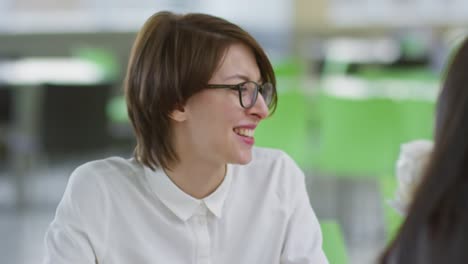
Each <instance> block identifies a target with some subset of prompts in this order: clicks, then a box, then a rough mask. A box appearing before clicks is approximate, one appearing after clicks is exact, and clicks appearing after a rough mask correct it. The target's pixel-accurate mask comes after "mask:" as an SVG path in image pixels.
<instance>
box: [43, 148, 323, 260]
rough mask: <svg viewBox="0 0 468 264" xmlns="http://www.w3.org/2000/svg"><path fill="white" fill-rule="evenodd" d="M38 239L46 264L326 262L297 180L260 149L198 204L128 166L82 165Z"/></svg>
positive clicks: (282, 161) (159, 175)
mask: <svg viewBox="0 0 468 264" xmlns="http://www.w3.org/2000/svg"><path fill="white" fill-rule="evenodd" d="M187 177H190V175H187ZM45 242H46V258H45V261H44V263H46V264H49V263H50V264H51V263H54V264H55V263H67V264H68V263H80V264H82V263H84V264H88V263H89V264H90V263H100V264H107V263H109V264H120V263H122V264H123V263H138V264H140V263H141V264H145V263H170V264H187V263H193V264H230V263H232V264H234V263H235V264H239V263H246V264H250V263H252V264H253V263H255V264H262V263H264V264H274V263H282V264H286V263H297V264H299V263H300V264H306V263H307V264H325V263H328V262H327V260H326V258H325V255H324V253H323V251H322V235H321V231H320V226H319V224H318V221H317V218H316V216H315V214H314V212H313V210H312V208H311V206H310V203H309V200H308V196H307V192H306V189H305V183H304V175H303V173H302V172H301V170H300V169H299V168H298V167H297V165H296V164H295V163H294V162H293V161H292V160H291V159H290V158H289V157H288V156H287V155H286V154H284V153H283V152H281V151H277V150H271V149H263V148H254V151H253V160H252V162H250V163H249V164H248V165H231V164H229V165H228V166H227V173H226V176H225V178H224V180H223V182H222V183H221V185H220V186H219V187H218V188H217V189H216V191H215V192H213V193H212V194H211V195H209V196H208V197H206V198H204V199H201V200H200V199H195V198H193V197H191V196H190V195H188V194H186V193H184V192H183V191H182V190H180V189H179V188H178V187H177V186H176V185H175V184H174V183H173V182H172V181H171V180H170V179H169V177H168V176H167V175H166V174H165V173H164V171H163V170H161V169H157V170H156V171H152V170H150V169H149V168H147V167H145V166H142V165H140V164H139V163H137V162H136V161H135V160H134V159H129V160H126V159H122V158H115V157H114V158H108V159H104V160H99V161H94V162H90V163H87V164H85V165H82V166H81V167H79V168H77V169H76V170H75V171H74V172H73V174H72V176H71V177H70V180H69V183H68V186H67V189H66V191H65V193H64V196H63V198H62V201H61V202H60V204H59V206H58V208H57V213H56V216H55V219H54V221H53V222H52V223H51V224H50V227H49V229H48V231H47V234H46V239H45Z"/></svg>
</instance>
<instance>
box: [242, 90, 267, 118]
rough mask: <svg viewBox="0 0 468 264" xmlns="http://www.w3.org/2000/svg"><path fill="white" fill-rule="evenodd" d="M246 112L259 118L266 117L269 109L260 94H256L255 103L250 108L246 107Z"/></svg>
mask: <svg viewBox="0 0 468 264" xmlns="http://www.w3.org/2000/svg"><path fill="white" fill-rule="evenodd" d="M247 112H248V114H249V115H253V116H256V117H257V118H258V119H259V120H262V119H264V118H266V117H268V114H269V109H268V106H267V105H266V103H265V100H264V99H263V96H262V95H261V94H259V95H258V97H257V101H256V102H255V104H254V105H253V106H252V107H251V108H249V109H247Z"/></svg>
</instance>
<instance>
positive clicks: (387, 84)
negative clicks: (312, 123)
mask: <svg viewBox="0 0 468 264" xmlns="http://www.w3.org/2000/svg"><path fill="white" fill-rule="evenodd" d="M424 76H426V77H424ZM332 78H333V77H332ZM335 78H336V77H335ZM340 78H342V79H340V80H341V82H326V81H325V82H323V89H322V90H323V91H322V93H321V96H320V97H319V110H320V111H319V115H320V119H319V120H320V133H319V137H320V145H319V149H318V153H319V162H318V165H317V167H318V169H319V170H321V171H324V172H327V173H332V174H335V175H340V176H345V177H362V176H370V177H381V176H382V175H388V174H393V173H394V168H395V162H396V159H397V156H398V152H399V147H400V145H401V144H402V143H404V142H407V141H410V140H414V139H420V138H426V139H429V138H431V137H432V130H433V119H434V118H433V116H434V102H435V95H436V90H437V86H438V79H437V78H436V77H434V76H432V75H430V74H429V73H428V72H427V71H424V70H413V71H408V72H405V71H388V72H384V71H379V70H375V71H371V70H369V71H364V72H363V73H360V74H359V75H356V76H354V77H340ZM343 80H344V81H343ZM346 82H349V84H348V83H346ZM337 83H338V85H339V86H340V87H331V88H330V87H327V85H329V86H333V84H335V85H336V84H337ZM341 86H342V87H341ZM340 89H341V90H340ZM353 89H354V90H353ZM353 92H354V94H353Z"/></svg>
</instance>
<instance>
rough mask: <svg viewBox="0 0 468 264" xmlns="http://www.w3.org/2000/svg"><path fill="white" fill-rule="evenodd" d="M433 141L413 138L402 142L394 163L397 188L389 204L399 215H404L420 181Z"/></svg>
mask: <svg viewBox="0 0 468 264" xmlns="http://www.w3.org/2000/svg"><path fill="white" fill-rule="evenodd" d="M433 145H434V144H433V142H432V141H429V140H414V141H410V142H408V143H405V144H402V145H401V148H400V155H399V157H398V161H397V164H396V177H397V179H398V189H397V190H396V192H395V198H394V200H391V201H390V202H389V203H390V205H391V206H392V207H393V208H394V209H396V210H397V211H398V212H399V213H400V214H401V215H406V212H407V209H408V206H409V205H410V203H411V200H412V199H413V195H414V192H415V190H416V187H417V186H418V184H419V182H420V181H421V177H422V174H423V173H424V169H425V167H426V166H427V163H428V161H429V156H430V154H431V152H432V148H433Z"/></svg>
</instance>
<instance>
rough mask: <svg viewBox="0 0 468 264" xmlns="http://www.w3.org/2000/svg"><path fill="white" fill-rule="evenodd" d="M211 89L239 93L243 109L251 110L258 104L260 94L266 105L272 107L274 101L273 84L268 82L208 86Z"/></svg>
mask: <svg viewBox="0 0 468 264" xmlns="http://www.w3.org/2000/svg"><path fill="white" fill-rule="evenodd" d="M206 87H207V88H210V89H223V88H224V89H232V90H237V91H238V92H239V102H240V104H241V106H242V107H243V108H246V109H249V108H252V107H253V106H254V105H255V102H257V97H258V92H260V94H261V95H262V97H263V100H264V101H265V103H266V105H267V106H268V107H270V105H271V101H272V99H273V84H271V83H269V82H266V83H263V84H258V83H256V82H253V81H247V82H242V83H239V84H234V85H229V84H208V85H207V86H206Z"/></svg>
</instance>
